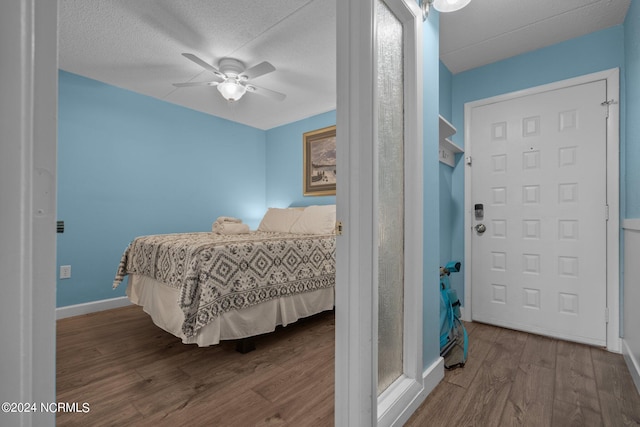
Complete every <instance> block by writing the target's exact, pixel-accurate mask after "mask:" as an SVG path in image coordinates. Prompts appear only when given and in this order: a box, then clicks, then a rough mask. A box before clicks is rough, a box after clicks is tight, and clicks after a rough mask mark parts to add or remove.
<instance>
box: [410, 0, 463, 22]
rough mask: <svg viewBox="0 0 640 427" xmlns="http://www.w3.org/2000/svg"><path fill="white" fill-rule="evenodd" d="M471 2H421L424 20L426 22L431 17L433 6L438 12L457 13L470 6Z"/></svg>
mask: <svg viewBox="0 0 640 427" xmlns="http://www.w3.org/2000/svg"><path fill="white" fill-rule="evenodd" d="M470 2H471V0H420V7H422V19H424V20H426V19H427V17H428V16H429V9H430V8H431V6H433V7H434V8H435V10H437V11H438V12H445V13H446V12H455V11H456V10H460V9H462V8H463V7H465V6H466V5H468V4H469V3H470Z"/></svg>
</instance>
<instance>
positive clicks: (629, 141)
mask: <svg viewBox="0 0 640 427" xmlns="http://www.w3.org/2000/svg"><path fill="white" fill-rule="evenodd" d="M638 3H639V2H638V1H632V2H631V6H629V11H628V12H627V17H626V19H625V21H624V53H625V73H624V76H625V77H626V78H625V95H626V98H625V109H626V123H625V124H626V132H625V146H624V151H623V153H624V156H625V163H623V165H625V166H626V167H625V168H624V175H623V181H624V183H625V189H624V190H625V192H624V193H623V198H624V199H625V201H626V206H625V212H623V214H624V216H625V218H640V168H639V167H638V165H640V4H638ZM637 302H638V303H640V301H637Z"/></svg>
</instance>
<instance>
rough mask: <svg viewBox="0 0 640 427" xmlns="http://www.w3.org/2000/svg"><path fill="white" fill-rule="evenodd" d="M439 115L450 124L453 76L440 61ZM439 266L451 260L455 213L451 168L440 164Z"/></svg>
mask: <svg viewBox="0 0 640 427" xmlns="http://www.w3.org/2000/svg"><path fill="white" fill-rule="evenodd" d="M439 72H440V79H439V80H440V91H439V96H440V102H439V105H440V111H439V112H440V115H441V116H442V117H444V118H445V119H446V120H447V121H449V122H451V90H452V86H451V83H452V79H453V75H452V74H451V71H449V69H448V68H447V67H446V66H445V65H444V64H443V63H442V61H440V63H439ZM439 169H440V171H439V172H440V265H441V266H443V265H445V264H446V263H447V262H448V261H450V260H451V259H452V258H453V254H452V245H451V239H452V237H453V225H454V222H453V216H454V215H455V214H456V213H457V212H456V210H455V205H454V203H453V198H452V191H453V187H452V176H453V168H452V167H451V166H449V165H447V164H445V163H440V165H439Z"/></svg>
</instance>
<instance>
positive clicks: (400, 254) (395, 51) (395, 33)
mask: <svg viewBox="0 0 640 427" xmlns="http://www.w3.org/2000/svg"><path fill="white" fill-rule="evenodd" d="M376 30H377V31H376V39H377V40H376V41H377V46H378V50H377V53H378V61H377V84H378V87H377V100H376V101H375V102H376V103H377V108H378V120H377V121H378V123H377V141H376V143H377V144H376V145H377V158H378V160H377V183H378V190H377V201H378V242H377V244H378V298H379V299H378V301H379V302H378V395H379V394H380V393H382V392H383V391H384V390H385V389H386V388H387V387H389V385H390V384H391V383H393V382H394V381H395V380H396V379H397V378H398V377H399V376H400V375H402V372H403V364H402V357H403V354H402V349H403V317H404V316H403V314H404V310H403V295H404V113H403V110H404V96H403V91H404V84H403V80H404V74H403V61H404V60H403V40H402V39H403V34H402V30H403V29H402V23H401V22H400V21H399V20H398V19H397V18H396V17H395V15H394V14H393V12H391V10H389V8H388V7H387V6H386V5H385V4H384V2H382V1H381V0H378V1H377V2H376Z"/></svg>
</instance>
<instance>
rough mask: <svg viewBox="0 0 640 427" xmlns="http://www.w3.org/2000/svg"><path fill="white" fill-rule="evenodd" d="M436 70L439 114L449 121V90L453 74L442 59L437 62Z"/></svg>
mask: <svg viewBox="0 0 640 427" xmlns="http://www.w3.org/2000/svg"><path fill="white" fill-rule="evenodd" d="M438 70H439V73H440V79H439V82H440V99H439V105H440V115H441V116H442V117H444V118H445V119H447V121H448V122H449V123H451V111H452V106H451V90H452V89H453V87H452V84H453V74H451V71H449V69H448V68H447V66H446V65H444V63H443V62H442V61H440V62H439V65H438Z"/></svg>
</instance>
